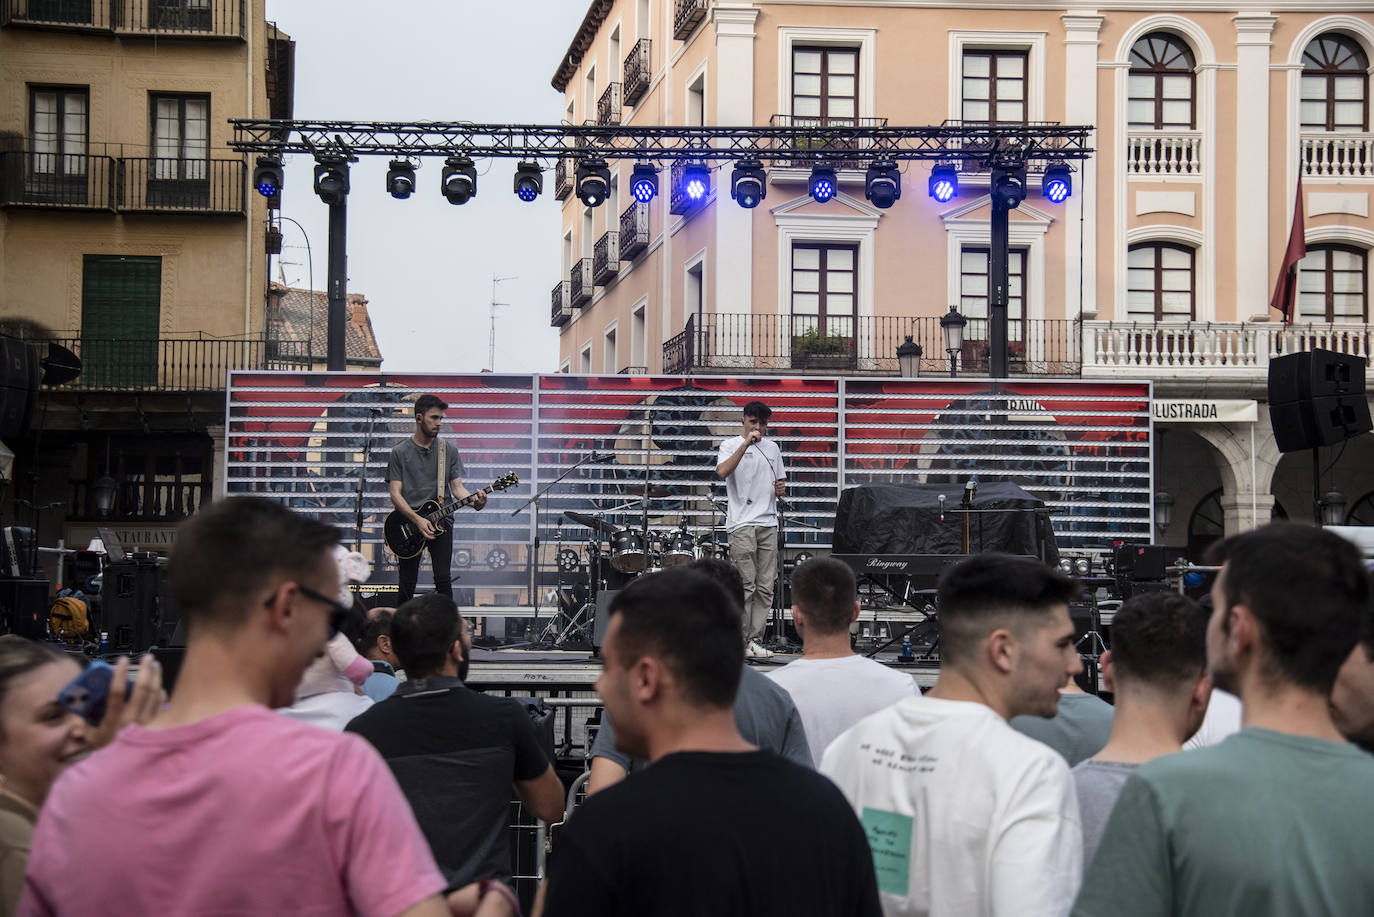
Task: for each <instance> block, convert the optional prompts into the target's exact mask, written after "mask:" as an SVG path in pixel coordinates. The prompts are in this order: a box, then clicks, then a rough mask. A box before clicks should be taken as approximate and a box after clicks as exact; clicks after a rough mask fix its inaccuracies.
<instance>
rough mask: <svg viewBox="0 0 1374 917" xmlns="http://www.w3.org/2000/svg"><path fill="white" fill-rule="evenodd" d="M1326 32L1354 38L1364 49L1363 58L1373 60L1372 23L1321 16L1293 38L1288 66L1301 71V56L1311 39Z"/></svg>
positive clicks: (1289, 50)
mask: <svg viewBox="0 0 1374 917" xmlns="http://www.w3.org/2000/svg"><path fill="white" fill-rule="evenodd" d="M1327 32H1340V33H1342V34H1345V35H1349V36H1350V37H1351V38H1354V39H1355V40H1356V41H1358V42H1359V43H1360V44H1361V45H1362V46H1363V47H1364V53H1365V56H1366V57H1368V58H1370V59H1371V60H1374V23H1370V22H1368V21H1366V20H1364V19H1360V18H1358V17H1356V16H1323V17H1321V18H1320V19H1314V20H1313V21H1312V22H1310V23H1308V24H1307V26H1306V27H1305V28H1303V29H1302V30H1301V31H1299V32H1298V34H1297V35H1295V36H1294V37H1293V44H1292V46H1291V47H1289V49H1288V66H1290V67H1296V68H1297V69H1298V70H1301V69H1302V55H1303V52H1305V51H1306V50H1307V46H1308V45H1310V44H1311V43H1312V39H1314V38H1316V37H1317V36H1318V35H1323V34H1325V33H1327Z"/></svg>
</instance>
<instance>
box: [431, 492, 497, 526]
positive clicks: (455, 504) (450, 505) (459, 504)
mask: <svg viewBox="0 0 1374 917" xmlns="http://www.w3.org/2000/svg"><path fill="white" fill-rule="evenodd" d="M493 486H494V485H490V484H489V485H487V486H486V487H483V488H482V489H481V490H475V491H473V492H472V493H470V494H468V495H467V496H466V497H459V498H458V499H457V500H450V501H449V502H447V503H445V504H444V505H443V506H441V507H439V508H438V509H436V510H435V511H434V512H432V513H430V514H429V515H428V516H426V517H425V518H426V519H428V520H429V521H430V522H438V521H439V520H441V519H447V518H448V517H449V516H452V515H453V514H454V513H455V512H457V511H458V510H460V509H462V508H463V507H465V506H471V505H472V501H473V500H476V499H477V495H478V494H489V493H491V491H492V488H493Z"/></svg>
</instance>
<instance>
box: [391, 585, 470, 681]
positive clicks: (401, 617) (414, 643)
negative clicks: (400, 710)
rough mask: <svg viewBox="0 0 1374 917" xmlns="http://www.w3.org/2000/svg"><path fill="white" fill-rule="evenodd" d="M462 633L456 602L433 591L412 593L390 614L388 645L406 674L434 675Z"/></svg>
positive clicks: (423, 676) (410, 676)
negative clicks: (410, 597) (425, 593)
mask: <svg viewBox="0 0 1374 917" xmlns="http://www.w3.org/2000/svg"><path fill="white" fill-rule="evenodd" d="M462 635H463V624H462V621H460V620H459V615H458V606H457V605H456V604H454V601H453V599H451V598H449V597H448V596H446V595H441V594H440V593H437V592H431V593H428V594H427V595H420V596H416V597H415V598H413V599H411V600H410V601H409V602H406V603H405V604H403V605H402V606H401V607H400V608H397V609H396V613H395V614H394V615H392V617H391V649H392V651H393V652H394V653H395V654H396V658H397V659H398V660H399V661H400V663H401V668H403V669H405V671H406V677H407V678H430V677H432V676H434V675H437V674H438V673H439V670H440V669H442V668H443V667H444V660H445V659H447V658H448V654H449V649H450V648H451V647H452V646H453V643H454V641H456V640H457V639H458V638H459V637H461V636H462Z"/></svg>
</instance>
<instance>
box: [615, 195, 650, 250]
mask: <svg viewBox="0 0 1374 917" xmlns="http://www.w3.org/2000/svg"><path fill="white" fill-rule="evenodd" d="M648 247H649V205H648V204H641V203H640V202H639V201H635V202H634V203H632V204H630V206H628V207H626V208H625V209H624V211H622V212H621V214H620V260H622V261H630V260H633V258H634V256H635V255H638V254H639V253H640V252H642V251H644V249H646V248H648Z"/></svg>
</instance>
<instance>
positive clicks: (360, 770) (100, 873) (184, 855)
mask: <svg viewBox="0 0 1374 917" xmlns="http://www.w3.org/2000/svg"><path fill="white" fill-rule="evenodd" d="M338 540H339V533H338V532H337V531H336V530H335V529H333V528H332V527H330V526H327V525H324V524H323V523H320V522H316V521H314V520H312V519H309V518H307V517H305V516H300V515H297V514H295V513H293V512H291V511H290V510H288V509H286V508H285V507H283V506H281V505H280V504H278V503H274V502H272V501H270V500H266V499H263V498H260V497H230V498H228V499H224V500H218V501H216V502H214V503H212V504H210V505H209V506H208V507H207V508H205V509H203V510H201V511H200V512H199V513H197V514H196V515H195V516H193V517H191V518H190V519H188V520H187V521H185V522H183V523H182V524H181V525H180V526H178V528H177V539H176V546H175V548H174V550H173V553H172V559H171V567H170V578H171V588H172V593H173V596H174V598H175V600H176V603H177V608H178V609H179V610H180V612H181V615H182V619H183V620H184V621H186V624H187V637H188V642H187V646H186V656H185V660H184V662H183V663H182V666H181V672H180V676H179V677H178V679H177V683H176V685H175V688H174V690H173V692H172V698H171V701H170V703H169V704H168V705H167V707H166V709H164V710H163V711H162V712H161V713H160V714H158V716H157V717H156V718H154V719H153V720H152V721H151V722H150V723H149V724H148V725H146V726H130V727H128V728H126V729H125V730H124V731H123V732H121V733H120V734H119V735H118V737H116V739H115V741H114V742H113V743H111V744H110V745H109V746H108V747H107V748H106V749H104V750H103V751H102V752H101V754H100V755H99V756H96V757H93V758H91V759H89V760H87V761H83V762H80V763H79V764H77V765H75V766H73V767H72V768H70V769H69V770H68V771H66V772H65V773H64V774H63V777H62V779H61V780H60V781H59V782H58V783H57V785H56V786H55V787H54V788H53V791H52V793H51V794H50V795H49V797H48V801H47V804H46V805H45V807H44V812H43V819H42V820H41V823H40V824H39V826H38V830H37V833H36V834H35V836H34V841H33V848H32V851H33V855H32V856H31V858H30V860H29V872H28V875H27V877H26V883H25V891H24V898H23V899H22V900H21V902H20V905H19V913H21V914H56V915H64V914H71V915H84V914H98V913H105V912H108V911H109V910H110V908H111V907H112V906H114V905H113V904H112V903H113V902H118V905H117V907H116V910H118V911H119V912H120V913H128V914H208V913H212V912H213V913H225V914H228V913H235V914H267V913H300V914H365V915H378V917H394V915H406V917H438V915H443V914H447V913H450V912H452V913H465V912H470V911H471V910H472V909H473V908H475V906H476V900H475V896H476V895H477V890H476V889H467V890H463V891H460V892H456V893H455V895H454V898H453V899H451V900H450V901H449V902H446V901H445V900H444V899H443V898H442V897H440V893H441V892H442V890H443V889H444V880H443V877H442V876H441V875H440V874H439V872H438V870H437V869H436V868H435V865H434V859H433V857H432V856H431V854H430V852H429V848H428V845H427V844H426V843H425V839H424V836H423V835H422V834H421V833H420V830H419V828H418V827H417V826H416V824H415V820H414V818H413V817H412V816H411V814H410V810H409V807H408V806H407V804H406V800H405V797H404V796H403V795H402V794H401V792H400V790H399V788H398V787H397V785H396V781H395V778H393V777H392V775H391V771H390V770H389V769H388V768H387V766H386V764H385V762H383V761H382V759H381V758H380V757H379V756H378V755H377V753H376V752H375V751H373V749H372V747H371V746H369V745H368V744H367V743H366V742H365V741H363V740H362V739H360V738H358V737H357V736H351V735H343V734H340V733H334V732H329V731H326V730H323V729H318V728H316V727H313V726H308V725H305V724H302V723H298V722H295V721H293V720H291V719H288V718H287V717H284V716H281V715H279V714H278V713H276V712H274V710H273V708H276V707H283V706H286V705H287V704H290V703H291V699H292V695H293V693H294V692H295V689H296V685H297V683H298V682H299V681H300V678H301V673H302V672H304V671H305V668H306V666H308V665H309V664H310V662H311V661H312V660H313V659H315V658H316V657H317V656H319V655H320V653H321V652H323V650H324V647H325V643H326V641H327V640H328V639H329V637H330V634H331V633H333V632H334V631H335V630H336V629H337V627H338V625H339V624H340V623H341V622H342V620H343V617H344V615H345V614H347V612H348V608H347V607H345V606H344V605H343V604H342V603H340V602H339V601H337V597H338V595H339V593H340V586H341V573H340V570H339V567H338V564H337V562H336V561H335V559H334V546H335V545H336V544H337V543H338ZM88 765H89V766H88ZM168 863H176V864H177V868H176V870H175V875H169V874H168V872H167V869H166V868H165V864H168ZM78 870H79V874H80V875H81V880H80V881H79V882H74V881H72V878H71V877H72V876H73V875H76V874H77V872H76V871H78ZM459 896H463V897H462V898H460V897H459ZM446 904H447V905H451V906H446ZM497 912H500V910H499V909H498V911H497ZM508 912H509V911H507V913H508ZM484 913H485V911H484Z"/></svg>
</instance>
